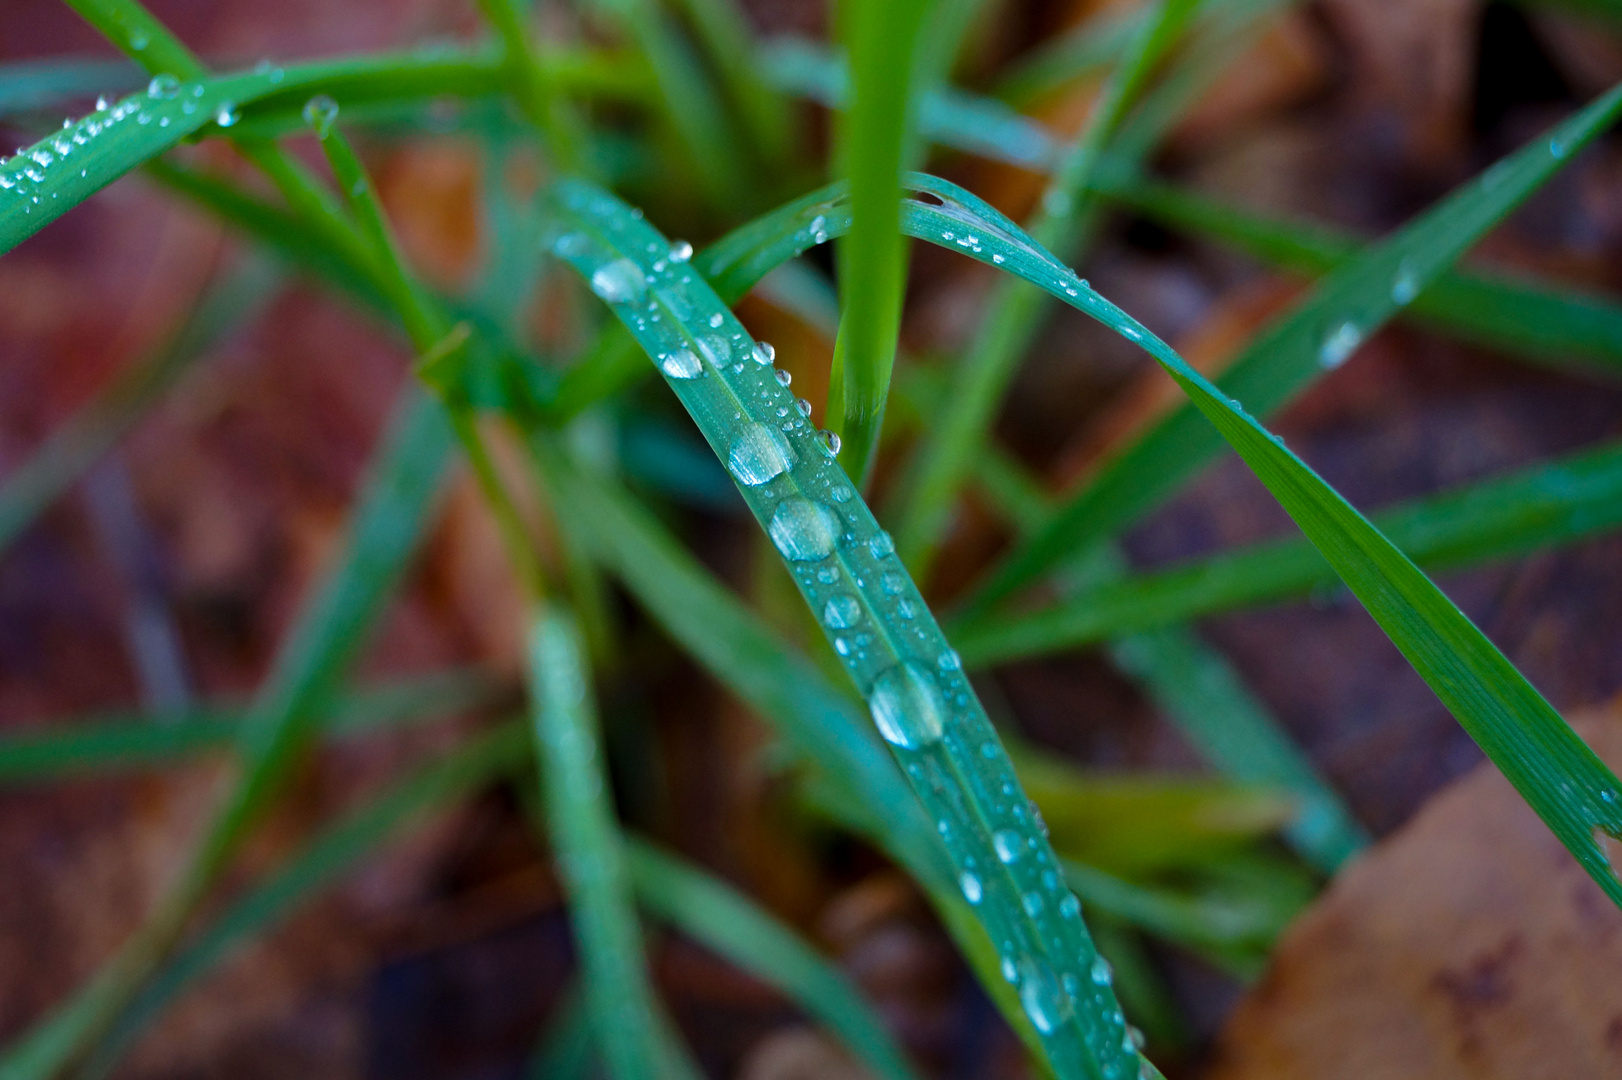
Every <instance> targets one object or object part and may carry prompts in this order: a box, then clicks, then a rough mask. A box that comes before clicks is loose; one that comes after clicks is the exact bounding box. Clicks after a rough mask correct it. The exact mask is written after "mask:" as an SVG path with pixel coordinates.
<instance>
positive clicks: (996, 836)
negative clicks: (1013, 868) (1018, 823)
mask: <svg viewBox="0 0 1622 1080" xmlns="http://www.w3.org/2000/svg"><path fill="white" fill-rule="evenodd" d="M991 846H992V847H994V848H996V849H997V858H999V859H1001V860H1002V861H1003V862H1005V863H1011V862H1013V861H1014V860H1015V859H1017V858H1019V853H1020V852H1021V851H1023V850H1024V848H1025V845H1024V843H1023V842H1022V841H1021V840H1020V836H1019V833H1017V832H1015V831H1014V830H1013V829H998V830H997V831H996V832H994V833H992V834H991Z"/></svg>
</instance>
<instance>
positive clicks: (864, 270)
mask: <svg viewBox="0 0 1622 1080" xmlns="http://www.w3.org/2000/svg"><path fill="white" fill-rule="evenodd" d="M931 7H933V0H885V2H883V3H849V4H842V5H840V17H841V19H842V21H843V22H844V24H845V26H844V35H843V36H844V38H845V40H846V42H847V43H848V48H849V52H850V67H851V97H850V99H851V107H850V109H849V110H847V111H846V112H845V113H844V114H842V116H841V117H840V118H839V120H838V122H837V127H836V142H837V145H836V148H835V157H836V164H837V168H838V170H839V172H840V174H841V175H842V176H843V177H844V178H845V179H846V181H847V182H848V183H849V185H850V213H851V223H852V224H851V231H850V235H849V236H848V237H847V238H846V239H845V240H844V241H843V242H842V243H841V244H840V245H839V307H840V322H839V336H838V337H837V338H836V339H835V342H834V360H833V371H832V373H831V374H830V376H829V380H828V419H829V429H830V430H831V431H833V432H834V433H835V434H836V435H837V436H838V437H839V438H840V439H842V440H843V441H844V444H845V470H846V471H847V472H848V473H850V475H851V476H852V478H854V479H855V481H856V483H857V486H858V487H860V486H862V485H864V484H865V483H866V482H867V476H868V471H869V469H870V467H871V465H872V462H873V457H874V455H875V454H876V453H877V451H878V441H879V431H880V428H881V427H882V426H883V424H884V405H885V401H886V399H887V398H888V396H889V392H890V371H891V369H892V368H893V367H894V365H895V350H896V340H897V337H898V335H899V334H900V330H901V300H902V293H903V292H904V290H905V289H906V284H907V249H906V246H905V243H904V241H903V240H902V237H901V220H900V218H901V170H902V169H903V168H905V167H907V166H908V165H910V164H911V161H910V158H911V156H912V154H913V152H914V135H913V127H914V125H915V124H916V122H917V118H916V117H915V116H914V115H913V108H912V98H913V90H914V87H915V85H916V81H917V78H918V74H919V73H918V71H917V70H916V66H917V62H918V55H917V54H918V46H919V38H920V31H921V29H922V26H923V22H924V19H925V18H926V17H927V15H928V13H929V11H930V9H931Z"/></svg>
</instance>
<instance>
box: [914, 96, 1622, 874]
mask: <svg viewBox="0 0 1622 1080" xmlns="http://www.w3.org/2000/svg"><path fill="white" fill-rule="evenodd" d="M1618 107H1622V88H1619V90H1617V91H1613V92H1611V93H1610V94H1607V95H1606V97H1605V98H1604V99H1602V100H1601V101H1600V102H1598V103H1596V105H1595V106H1593V107H1591V108H1590V109H1589V110H1587V111H1586V112H1585V114H1584V115H1583V116H1579V117H1578V118H1577V119H1576V120H1574V121H1572V123H1571V125H1566V126H1563V128H1562V130H1563V131H1565V132H1571V131H1572V129H1573V127H1574V126H1578V125H1584V126H1589V130H1590V133H1592V126H1597V124H1598V122H1599V121H1598V120H1597V119H1596V116H1597V115H1603V114H1604V112H1605V111H1607V110H1614V109H1616V108H1618ZM1579 129H1580V128H1579ZM1545 152H1547V151H1546V150H1545ZM1530 167H1533V168H1536V167H1537V166H1536V164H1535V163H1532V165H1531V166H1530ZM917 182H918V183H919V184H920V185H922V184H923V183H925V182H928V183H929V184H930V185H932V187H931V190H932V191H933V192H934V193H935V194H936V196H937V197H938V198H940V199H941V200H942V203H943V205H942V206H941V207H927V206H917V207H914V208H913V209H912V211H911V213H912V214H913V215H915V217H916V218H917V220H918V225H919V226H920V227H922V226H924V225H925V224H926V223H928V222H930V221H931V220H932V219H933V221H934V224H933V226H932V228H931V231H932V232H933V234H934V239H935V242H936V243H940V244H942V245H943V246H944V244H946V243H948V241H946V240H944V239H942V238H941V234H942V233H944V232H946V231H960V230H961V229H962V227H963V225H964V223H965V222H966V221H971V220H972V221H976V222H978V225H977V233H976V240H977V244H976V245H971V246H969V247H966V248H965V247H960V250H963V251H966V252H967V253H968V254H970V255H972V256H974V257H975V258H976V259H979V260H980V261H982V262H986V263H990V264H993V265H998V266H1001V267H1003V269H1005V270H1007V271H1008V272H1009V273H1015V274H1019V275H1020V276H1022V277H1024V278H1026V280H1028V281H1032V282H1035V283H1037V284H1039V285H1041V286H1042V287H1043V288H1044V289H1046V290H1047V291H1048V292H1050V293H1051V294H1052V295H1054V296H1056V297H1059V298H1060V299H1061V300H1064V301H1065V302H1066V303H1069V304H1070V306H1072V307H1074V308H1076V309H1077V310H1079V311H1081V312H1082V313H1083V314H1086V315H1088V316H1089V317H1091V318H1093V319H1095V320H1097V321H1098V322H1100V323H1102V324H1103V325H1105V326H1107V327H1109V328H1110V329H1112V330H1114V331H1116V332H1117V333H1119V334H1121V335H1122V336H1123V337H1125V338H1127V339H1128V340H1130V341H1133V342H1136V343H1138V344H1139V345H1140V346H1141V347H1142V348H1143V349H1145V350H1146V351H1147V352H1148V353H1149V354H1150V355H1151V356H1153V357H1154V358H1155V360H1156V361H1157V362H1158V363H1159V364H1160V365H1161V367H1162V368H1164V369H1165V370H1166V372H1167V373H1168V374H1170V375H1171V377H1172V378H1173V379H1174V380H1175V381H1176V382H1177V383H1178V385H1179V386H1181V387H1182V388H1183V390H1184V392H1185V393H1187V394H1188V396H1189V397H1190V398H1192V399H1193V401H1194V403H1195V404H1196V406H1197V407H1198V408H1199V410H1200V412H1201V413H1202V414H1203V415H1204V416H1205V417H1206V418H1207V419H1208V420H1209V421H1210V422H1211V423H1212V425H1213V426H1215V427H1216V428H1217V430H1218V431H1219V432H1220V433H1221V435H1222V438H1223V439H1224V440H1225V441H1226V442H1227V443H1228V445H1230V446H1232V447H1233V448H1234V450H1235V451H1237V452H1238V454H1239V456H1240V457H1241V459H1243V460H1244V461H1245V463H1246V464H1247V465H1249V466H1250V468H1251V470H1252V471H1253V472H1254V473H1255V474H1256V476H1257V478H1258V479H1260V480H1261V481H1262V483H1263V484H1265V485H1266V486H1267V488H1268V490H1270V491H1271V492H1272V493H1273V496H1274V498H1276V499H1277V500H1278V501H1279V503H1280V505H1281V506H1283V508H1284V509H1285V511H1286V512H1288V513H1289V514H1290V516H1291V517H1292V518H1293V519H1294V520H1295V522H1296V524H1297V525H1298V526H1300V528H1301V531H1302V532H1304V533H1305V534H1306V535H1307V538H1308V539H1309V540H1311V541H1312V543H1313V545H1314V546H1315V547H1317V548H1318V550H1319V551H1320V552H1321V553H1322V555H1323V557H1324V559H1325V560H1326V561H1327V562H1328V563H1329V565H1330V566H1331V568H1333V569H1334V571H1335V573H1336V574H1337V575H1338V576H1339V577H1340V578H1341V580H1342V581H1344V582H1345V583H1346V585H1347V586H1348V587H1349V588H1350V589H1351V591H1352V593H1353V594H1354V595H1355V596H1357V598H1358V599H1359V600H1361V601H1362V602H1363V605H1364V607H1366V608H1367V609H1368V610H1369V613H1370V614H1371V615H1372V616H1373V617H1374V619H1375V621H1376V622H1378V623H1379V624H1380V627H1381V628H1382V629H1383V630H1384V631H1385V632H1386V635H1387V636H1388V637H1390V638H1391V640H1392V642H1393V644H1395V645H1396V646H1397V648H1398V649H1399V650H1400V651H1401V652H1402V653H1403V655H1404V656H1405V657H1407V658H1408V661H1409V662H1410V663H1411V664H1412V665H1413V667H1414V669H1415V671H1417V672H1418V673H1419V675H1420V677H1421V678H1423V679H1424V680H1425V681H1426V683H1427V684H1429V686H1430V687H1431V689H1432V690H1433V691H1434V692H1435V693H1436V695H1437V697H1439V698H1440V699H1441V700H1442V703H1443V704H1444V705H1446V706H1447V708H1448V710H1449V711H1450V712H1452V713H1453V715H1454V717H1455V718H1456V719H1457V720H1458V721H1459V723H1460V724H1461V725H1463V727H1464V728H1465V730H1466V731H1467V732H1469V734H1470V736H1471V737H1472V738H1474V739H1475V740H1476V742H1477V744H1478V745H1480V746H1481V748H1482V749H1483V750H1484V751H1485V752H1486V754H1487V756H1488V757H1490V758H1491V759H1492V760H1493V763H1494V764H1496V765H1497V766H1498V767H1499V769H1500V770H1502V771H1503V773H1504V775H1505V777H1506V778H1508V780H1509V781H1510V783H1511V784H1513V785H1514V786H1515V788H1516V790H1517V791H1519V792H1520V793H1521V796H1522V797H1523V798H1525V799H1526V801H1527V802H1528V803H1529V804H1530V805H1531V806H1532V808H1533V809H1534V810H1535V811H1537V813H1538V816H1540V817H1541V818H1543V820H1544V822H1545V823H1546V824H1547V825H1548V826H1549V828H1550V830H1551V831H1552V832H1553V833H1554V834H1555V835H1556V836H1557V837H1559V838H1560V841H1561V842H1562V843H1563V844H1565V845H1566V847H1567V849H1568V850H1570V851H1571V853H1572V854H1573V855H1575V856H1576V857H1577V860H1578V862H1579V863H1581V864H1582V865H1583V868H1584V869H1585V870H1587V871H1588V873H1589V874H1590V876H1592V877H1593V878H1594V880H1595V881H1596V882H1598V884H1599V885H1600V887H1601V888H1602V889H1603V890H1604V891H1605V893H1606V895H1608V896H1610V897H1611V898H1612V899H1613V900H1614V901H1616V902H1617V903H1618V904H1619V905H1622V881H1619V880H1618V878H1617V877H1616V876H1615V875H1613V873H1612V872H1611V870H1610V867H1609V864H1608V863H1607V861H1606V857H1605V854H1604V852H1603V851H1602V849H1601V848H1600V845H1599V844H1598V842H1597V841H1596V840H1595V838H1594V835H1593V831H1594V830H1595V829H1603V830H1605V831H1606V832H1608V833H1611V834H1612V835H1618V834H1622V805H1619V800H1622V795H1619V792H1618V789H1619V787H1622V784H1619V783H1618V781H1617V779H1616V777H1615V776H1614V775H1613V774H1612V773H1611V771H1610V770H1609V769H1608V768H1606V766H1605V765H1604V763H1603V762H1601V761H1600V760H1599V758H1597V757H1595V756H1594V754H1593V752H1592V751H1591V750H1589V749H1588V747H1587V746H1585V745H1584V744H1583V742H1582V740H1581V739H1579V738H1578V737H1577V736H1576V735H1575V734H1574V733H1573V732H1572V730H1571V728H1570V727H1569V726H1567V724H1566V722H1565V721H1564V720H1563V719H1562V718H1561V717H1560V714H1559V713H1557V712H1555V711H1554V709H1553V708H1552V707H1550V705H1549V703H1548V702H1546V701H1544V700H1543V698H1542V697H1541V696H1540V695H1539V694H1538V692H1537V691H1536V690H1535V689H1533V687H1532V686H1531V684H1530V683H1528V682H1527V681H1526V679H1525V677H1524V676H1522V675H1521V673H1520V672H1518V671H1516V670H1515V667H1514V665H1512V664H1511V663H1510V662H1509V661H1508V660H1506V659H1505V658H1504V655H1503V654H1502V653H1500V652H1499V651H1498V649H1497V648H1496V647H1494V646H1493V644H1492V643H1491V642H1490V641H1488V640H1487V639H1486V638H1485V637H1484V636H1483V635H1482V634H1481V631H1479V630H1477V629H1476V628H1475V626H1474V625H1472V624H1471V622H1470V621H1469V619H1467V618H1465V616H1464V615H1463V614H1462V613H1461V612H1460V611H1459V610H1458V608H1456V607H1455V606H1454V605H1453V603H1452V602H1451V601H1450V600H1448V598H1447V597H1446V596H1445V595H1443V594H1442V592H1441V590H1439V589H1437V587H1436V586H1435V585H1434V584H1432V583H1431V581H1430V580H1429V579H1428V578H1426V577H1425V575H1424V574H1423V573H1421V572H1420V570H1419V569H1418V568H1417V567H1416V566H1414V564H1413V563H1412V562H1411V561H1410V560H1409V559H1408V558H1407V556H1405V555H1403V553H1402V552H1401V551H1400V550H1398V549H1397V548H1396V547H1394V546H1393V545H1392V544H1391V542H1390V541H1389V540H1387V539H1386V538H1385V537H1384V536H1383V535H1382V534H1381V533H1380V532H1379V531H1378V530H1377V529H1375V527H1374V526H1373V525H1370V524H1369V522H1368V521H1367V520H1366V519H1365V518H1364V517H1363V516H1362V515H1361V514H1359V513H1358V512H1357V511H1356V509H1354V508H1353V507H1352V506H1351V505H1350V504H1349V503H1347V502H1346V500H1345V499H1343V498H1342V497H1341V496H1340V495H1339V494H1338V493H1337V492H1336V491H1335V490H1334V489H1333V488H1331V487H1330V486H1329V485H1328V484H1326V483H1324V482H1323V480H1322V479H1321V478H1320V477H1319V476H1318V475H1317V474H1316V473H1314V472H1313V471H1312V470H1311V469H1309V468H1308V467H1307V466H1306V465H1305V464H1303V463H1302V462H1301V460H1300V459H1299V458H1297V457H1296V456H1295V455H1294V454H1292V453H1291V452H1290V451H1289V450H1288V449H1287V448H1285V446H1284V445H1283V443H1282V441H1280V440H1279V439H1278V438H1277V436H1274V435H1272V434H1270V433H1269V432H1268V431H1267V429H1266V428H1264V427H1262V426H1261V424H1260V423H1259V422H1257V421H1256V420H1255V419H1254V418H1253V417H1252V416H1250V414H1249V413H1247V412H1246V411H1245V410H1244V408H1243V406H1241V405H1240V404H1239V403H1238V402H1237V401H1235V400H1234V399H1232V398H1230V397H1229V396H1228V395H1226V394H1224V393H1223V392H1222V391H1220V390H1218V389H1217V388H1216V387H1214V386H1212V385H1211V383H1210V382H1209V381H1208V380H1206V378H1205V377H1204V376H1203V375H1200V374H1199V373H1198V372H1196V371H1195V370H1194V369H1193V368H1191V367H1189V366H1188V364H1187V363H1186V362H1185V361H1183V359H1182V358H1181V357H1179V356H1178V355H1177V353H1176V352H1174V351H1173V350H1172V349H1171V348H1170V347H1169V346H1168V345H1166V344H1165V343H1164V342H1162V341H1161V340H1160V339H1159V338H1157V337H1155V336H1154V335H1153V334H1151V333H1149V332H1148V330H1146V329H1145V328H1144V327H1143V326H1142V324H1140V323H1138V322H1137V320H1135V319H1133V318H1132V317H1131V316H1129V315H1127V314H1126V313H1125V312H1123V311H1121V309H1120V308H1118V307H1116V306H1115V305H1114V304H1112V303H1110V302H1109V301H1108V300H1106V299H1104V298H1103V297H1101V296H1099V295H1098V294H1097V293H1095V292H1093V291H1092V290H1091V289H1089V288H1087V287H1086V286H1085V285H1083V284H1082V283H1081V282H1079V281H1078V280H1077V279H1076V277H1075V275H1074V274H1073V273H1072V272H1071V271H1070V270H1069V269H1068V268H1067V267H1065V266H1064V265H1063V264H1062V263H1060V262H1058V261H1057V260H1055V259H1053V258H1051V257H1050V256H1048V255H1047V254H1046V253H1045V252H1043V251H1042V250H1041V249H1040V248H1039V247H1038V246H1036V245H1035V244H1033V243H1032V242H1031V241H1030V240H1029V238H1026V237H1023V236H1022V235H1021V234H1020V233H1019V232H1018V228H1017V226H1014V225H1012V223H1010V222H1008V221H1007V219H1006V218H1003V217H1002V215H1000V214H998V213H997V212H996V211H995V210H993V209H991V208H990V207H988V206H985V205H984V204H983V203H981V202H980V201H979V200H977V199H975V197H974V196H972V195H970V194H968V193H967V192H964V191H961V189H956V188H954V187H952V185H948V184H946V183H945V181H940V180H929V179H928V178H919V179H918V181H917ZM1498 182H1500V183H1504V184H1509V183H1512V182H1513V177H1512V176H1506V177H1505V178H1503V179H1502V180H1500V181H1498ZM1010 230H1012V231H1010ZM959 234H960V235H961V233H960V232H959ZM915 235H916V234H915ZM999 256H1001V261H998V257H999Z"/></svg>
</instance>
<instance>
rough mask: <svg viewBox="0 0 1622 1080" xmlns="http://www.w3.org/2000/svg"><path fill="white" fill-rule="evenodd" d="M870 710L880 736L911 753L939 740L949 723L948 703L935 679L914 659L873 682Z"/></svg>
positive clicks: (869, 699) (888, 670) (902, 663)
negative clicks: (947, 719)
mask: <svg viewBox="0 0 1622 1080" xmlns="http://www.w3.org/2000/svg"><path fill="white" fill-rule="evenodd" d="M868 708H869V709H871V710H872V713H873V722H874V723H875V724H877V725H878V726H879V733H880V734H882V735H883V736H884V737H885V739H887V740H888V741H890V742H892V743H894V744H895V745H897V746H902V747H905V748H907V749H909V750H916V749H918V748H920V747H923V746H927V745H929V744H930V743H933V742H937V741H939V740H940V737H941V733H942V731H943V730H944V728H945V724H946V702H945V701H944V700H943V699H942V698H941V691H940V687H938V686H936V685H935V677H934V676H933V675H931V674H930V673H929V672H927V671H925V670H924V669H923V668H921V667H919V666H918V665H917V664H915V663H913V662H912V661H910V660H903V661H902V662H901V663H899V664H897V665H895V666H894V667H892V668H888V669H887V670H885V671H884V672H882V673H881V674H880V675H879V677H878V678H877V679H875V680H873V691H872V693H871V695H870V696H869V697H868Z"/></svg>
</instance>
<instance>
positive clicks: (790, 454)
mask: <svg viewBox="0 0 1622 1080" xmlns="http://www.w3.org/2000/svg"><path fill="white" fill-rule="evenodd" d="M682 352H684V353H687V355H688V356H692V355H693V354H692V353H690V352H687V350H686V349H683V350H682ZM693 362H694V363H695V364H696V363H697V362H698V359H697V357H694V359H693ZM661 366H663V365H661ZM794 460H795V459H794V450H793V448H792V447H790V446H789V444H788V440H786V439H784V438H783V436H782V435H781V434H780V433H778V432H777V431H775V430H773V429H772V428H769V427H767V426H766V425H765V424H747V425H745V426H744V428H743V430H742V431H740V432H739V433H738V435H737V437H736V438H734V439H733V440H732V449H731V450H730V451H729V452H728V454H727V467H728V468H729V469H731V470H732V475H733V476H736V477H737V478H738V482H739V483H741V484H747V485H748V486H750V487H759V486H760V485H761V484H764V483H765V482H766V481H768V480H770V479H772V478H773V477H776V476H781V475H782V474H783V473H786V472H788V471H789V470H790V469H792V468H793V467H794ZM772 528H773V530H774V531H773V534H772V535H773V537H775V536H776V531H775V530H776V528H777V519H776V518H775V517H774V518H773V519H772ZM782 546H783V545H782V544H781V543H779V544H778V547H782ZM818 557H819V558H820V556H818Z"/></svg>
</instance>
